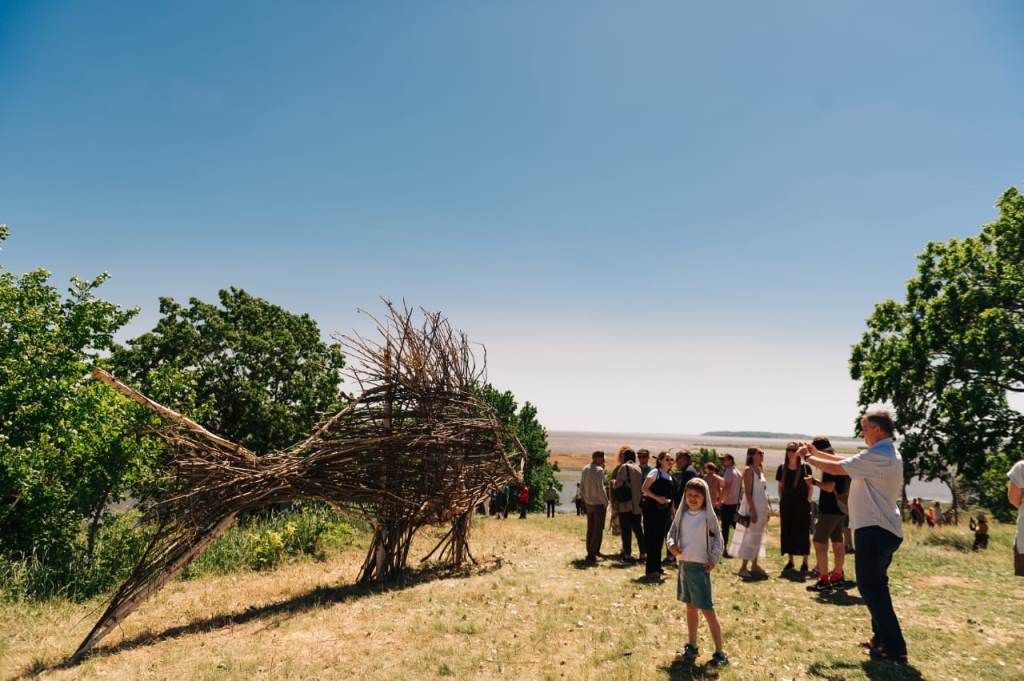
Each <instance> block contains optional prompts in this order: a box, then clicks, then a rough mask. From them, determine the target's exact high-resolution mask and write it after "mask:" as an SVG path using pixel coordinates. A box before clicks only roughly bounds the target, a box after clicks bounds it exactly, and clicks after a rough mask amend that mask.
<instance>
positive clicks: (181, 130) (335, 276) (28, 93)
mask: <svg viewBox="0 0 1024 681" xmlns="http://www.w3.org/2000/svg"><path fill="white" fill-rule="evenodd" d="M770 4H772V5H774V4H775V3H747V4H745V5H744V4H736V3H730V4H728V5H724V4H722V5H715V6H710V5H711V3H699V4H698V3H678V2H666V3H645V4H644V5H643V6H642V7H638V6H637V5H636V4H635V3H633V4H627V3H597V2H579V3H569V2H564V3H512V2H507V3H498V2H465V3H383V2H366V3H328V2H323V3H314V2H310V3H271V2H252V1H249V2H218V3H208V2H203V3H200V2H178V3H173V4H167V5H162V6H156V5H154V4H153V3H128V2H125V3H116V2H102V3H100V2H88V1H83V2H75V3H61V2H46V1H37V2H18V1H13V2H12V1H10V0H9V1H8V2H4V3H2V4H0V159H2V163H0V222H6V223H8V224H9V225H10V226H11V228H12V231H13V235H12V237H11V239H10V241H9V242H8V244H7V247H6V248H5V250H4V252H3V255H2V256H0V257H2V258H3V260H2V262H3V264H4V266H5V267H7V268H8V269H12V270H15V271H24V270H28V269H31V268H33V267H36V266H39V265H43V266H46V267H47V268H48V269H50V270H51V271H53V272H54V276H55V278H56V279H57V280H58V281H65V280H66V279H67V278H68V277H69V276H70V275H72V274H76V273H77V274H81V275H86V276H88V275H92V274H95V273H96V272H99V271H104V270H106V271H109V272H111V274H112V275H113V279H112V280H111V281H110V282H109V283H108V284H107V285H106V286H105V287H104V295H105V296H106V297H107V298H108V299H111V300H114V301H116V302H119V303H121V304H123V305H125V306H133V305H135V306H140V307H141V308H142V310H143V312H142V314H141V315H140V318H139V320H138V322H137V323H135V324H134V325H133V327H132V329H130V332H132V333H134V332H138V331H142V330H144V329H146V328H149V327H150V326H151V325H152V324H153V322H154V321H155V314H156V305H157V297H158V296H160V295H171V296H174V297H176V298H180V299H187V298H188V297H189V296H199V297H201V298H204V299H212V298H214V296H215V294H216V291H217V290H218V289H219V288H222V287H225V286H228V285H235V286H241V287H244V288H246V289H248V290H250V291H251V292H253V293H254V294H257V295H261V296H263V297H265V298H268V299H270V300H272V301H273V302H276V303H279V304H281V305H284V306H285V307H287V308H289V309H292V310H296V311H304V312H309V313H311V314H312V315H313V316H314V317H315V318H316V319H318V320H319V322H320V323H321V326H322V328H323V330H324V332H325V334H329V333H331V332H333V331H346V330H349V329H351V328H353V327H360V328H365V326H366V325H365V321H362V320H360V319H359V318H358V316H357V315H356V314H355V309H356V308H357V307H367V308H370V309H379V305H378V304H377V302H376V301H377V299H378V296H388V297H392V298H395V299H401V298H403V297H404V298H405V299H407V300H408V301H409V302H411V303H414V304H422V305H425V306H427V307H430V308H438V309H442V310H444V311H445V312H447V313H448V314H449V315H450V316H451V317H452V318H453V320H454V321H455V322H456V323H457V324H458V325H460V326H462V327H464V328H465V329H466V330H467V331H469V333H470V335H471V336H473V337H474V338H476V339H479V340H480V341H482V342H484V343H486V345H487V347H488V356H489V360H490V374H491V378H492V380H493V381H494V382H495V383H497V384H499V385H502V386H505V387H509V388H511V389H513V390H515V391H516V393H517V394H519V395H520V396H521V397H523V398H527V399H530V400H532V401H534V402H535V403H537V404H538V406H539V407H540V411H541V418H542V420H543V421H544V422H545V423H546V424H548V425H549V427H552V428H559V429H575V428H578V429H603V430H626V431H648V432H651V431H654V432H694V431H700V430H705V429H711V428H765V429H776V430H802V431H810V430H814V431H817V430H827V431H830V432H836V433H842V432H849V431H850V424H851V423H852V420H853V416H854V411H855V385H854V384H853V383H852V382H851V381H850V380H849V378H848V376H847V371H846V359H847V356H848V349H849V345H850V344H851V343H853V342H855V341H856V340H857V338H858V337H859V334H860V333H861V331H862V330H863V320H864V318H865V317H866V316H867V315H868V314H869V313H870V310H871V306H872V305H873V304H874V303H876V302H878V301H880V300H882V299H884V298H888V297H899V296H901V295H902V292H903V283H904V281H905V280H906V278H907V277H909V276H910V275H911V274H912V273H913V268H914V256H915V254H916V253H917V252H919V251H920V250H921V249H922V247H923V246H924V244H925V242H926V241H928V240H933V239H946V238H949V237H952V236H962V235H966V234H970V233H973V232H976V231H977V229H978V226H979V225H980V224H982V223H984V222H987V221H989V220H991V219H992V218H993V216H994V210H993V208H992V206H993V204H994V202H995V199H996V197H997V196H998V195H999V194H1000V193H1001V192H1002V191H1003V190H1004V189H1005V188H1006V187H1008V186H1011V185H1019V183H1020V182H1021V180H1022V178H1024V167H1022V164H1021V159H1022V158H1024V134H1022V132H1024V124H1022V121H1024V116H1022V114H1024V90H1022V89H1021V88H1020V74H1021V73H1022V72H1024V43H1022V42H1021V41H1020V39H1019V38H1020V34H1021V29H1022V28H1024V7H1022V6H1021V5H1020V4H1019V3H1016V2H1003V3H999V2H991V3H942V4H937V3H932V2H907V3H898V6H893V5H896V3H881V2H871V3H856V4H854V3H849V4H847V5H846V6H842V7H841V6H838V3H820V2H803V3H778V4H779V5H781V6H779V7H771V6H769V5H770Z"/></svg>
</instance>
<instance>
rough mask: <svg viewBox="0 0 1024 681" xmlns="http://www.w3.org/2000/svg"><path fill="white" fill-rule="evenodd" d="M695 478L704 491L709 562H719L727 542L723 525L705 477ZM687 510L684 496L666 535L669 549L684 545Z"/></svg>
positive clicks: (705, 532) (705, 534)
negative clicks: (723, 532)
mask: <svg viewBox="0 0 1024 681" xmlns="http://www.w3.org/2000/svg"><path fill="white" fill-rule="evenodd" d="M693 480H695V481H697V482H699V483H700V486H701V489H702V490H703V491H704V508H703V509H702V510H703V511H704V536H705V537H706V538H707V542H708V562H709V563H718V561H720V560H721V559H722V552H723V551H724V550H725V542H723V541H722V527H721V525H719V523H718V516H717V515H715V509H714V507H713V506H712V504H711V490H710V489H709V488H708V484H707V483H706V482H704V480H703V479H701V478H693ZM686 510H687V507H686V498H685V496H684V498H683V502H682V503H681V504H680V505H679V509H678V510H677V511H676V515H675V518H673V519H672V526H671V527H669V528H668V537H666V539H665V543H666V544H667V545H668V547H669V549H671V548H672V547H674V546H678V547H680V548H681V547H682V545H683V536H682V532H683V514H684V513H686Z"/></svg>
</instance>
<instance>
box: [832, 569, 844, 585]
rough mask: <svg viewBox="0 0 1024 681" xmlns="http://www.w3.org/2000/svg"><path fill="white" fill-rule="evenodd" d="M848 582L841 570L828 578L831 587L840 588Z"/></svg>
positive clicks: (835, 571)
mask: <svg viewBox="0 0 1024 681" xmlns="http://www.w3.org/2000/svg"><path fill="white" fill-rule="evenodd" d="M845 581H846V577H845V576H844V575H843V573H842V572H840V571H839V570H833V571H832V574H830V575H829V576H828V583H829V584H830V585H831V586H839V585H840V584H842V583H843V582H845Z"/></svg>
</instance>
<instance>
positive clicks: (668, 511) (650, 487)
mask: <svg viewBox="0 0 1024 681" xmlns="http://www.w3.org/2000/svg"><path fill="white" fill-rule="evenodd" d="M671 465H672V461H671V459H669V456H668V453H667V452H661V453H660V454H658V458H657V462H656V465H655V467H654V468H653V469H651V472H650V473H648V474H647V477H645V478H644V484H643V488H642V489H643V495H644V497H645V498H646V501H645V502H644V504H643V506H642V507H641V508H642V509H643V516H644V539H645V540H646V542H647V550H646V553H647V556H646V561H645V563H646V571H645V577H646V578H647V579H651V580H654V579H660V577H661V575H662V574H663V573H664V572H665V569H664V568H662V567H661V563H662V558H661V557H662V551H663V549H664V546H665V535H667V534H668V528H669V525H671V524H672V476H671V474H669V472H668V468H669V466H671ZM668 557H669V559H670V560H674V559H673V558H672V556H671V555H669V556H668Z"/></svg>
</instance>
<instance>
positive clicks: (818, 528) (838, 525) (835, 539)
mask: <svg viewBox="0 0 1024 681" xmlns="http://www.w3.org/2000/svg"><path fill="white" fill-rule="evenodd" d="M845 519H846V516H845V515H844V514H842V513H822V514H821V515H819V516H818V522H817V523H816V524H815V525H814V543H815V544H827V543H828V542H829V540H830V539H831V540H832V543H833V544H838V543H839V542H841V541H843V520H845Z"/></svg>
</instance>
